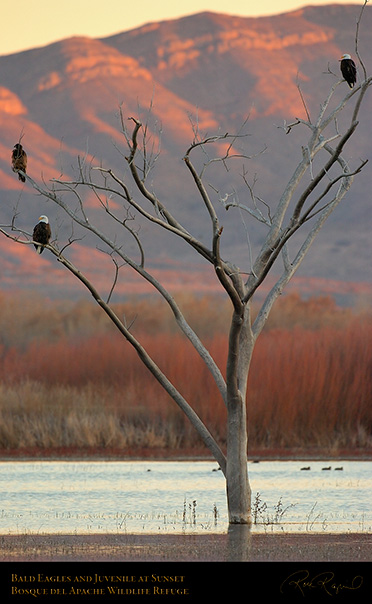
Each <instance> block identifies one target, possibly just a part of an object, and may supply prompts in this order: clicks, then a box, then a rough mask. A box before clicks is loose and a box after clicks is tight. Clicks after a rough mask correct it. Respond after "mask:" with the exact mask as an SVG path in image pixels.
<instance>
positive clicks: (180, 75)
mask: <svg viewBox="0 0 372 604" xmlns="http://www.w3.org/2000/svg"><path fill="white" fill-rule="evenodd" d="M359 12H360V7H358V6H356V5H337V4H330V5H325V6H321V7H319V6H317V7H314V6H307V7H304V8H301V9H300V10H296V11H293V12H290V13H286V14H281V15H275V16H269V17H259V18H245V17H238V16H234V15H228V14H219V13H212V12H202V13H199V14H194V15H190V16H187V17H183V18H180V19H175V20H170V21H162V22H157V23H149V24H147V25H144V26H143V27H139V28H137V29H134V30H131V31H123V33H119V34H116V35H113V36H109V37H105V38H101V39H92V38H88V37H73V38H68V39H65V40H62V41H59V42H56V43H54V44H50V45H48V46H45V47H41V48H35V49H31V50H28V51H24V52H20V53H16V54H12V55H7V56H2V57H0V76H1V77H0V124H1V137H0V195H1V205H0V222H1V225H8V224H10V222H11V221H12V219H13V216H14V215H16V223H17V225H19V226H20V227H21V228H24V229H25V230H28V231H31V230H32V228H33V226H34V224H35V222H36V221H37V218H38V216H39V215H40V214H47V215H48V216H49V218H50V222H51V224H52V229H53V234H54V236H55V237H57V238H58V242H59V245H60V246H61V247H62V246H63V245H64V244H65V243H66V242H67V241H68V239H69V237H71V234H72V230H71V222H70V220H69V219H68V218H67V217H65V216H64V215H63V212H62V211H61V210H58V209H57V208H56V207H55V206H54V205H53V204H52V203H51V202H48V201H47V200H45V199H43V198H42V197H40V196H38V195H37V194H36V193H35V191H34V190H33V189H32V187H31V186H30V185H29V184H28V183H26V184H25V185H22V183H20V182H19V181H18V179H17V176H16V175H15V174H14V173H12V171H11V168H10V152H11V150H12V147H13V145H14V144H15V143H16V142H17V141H18V140H19V138H20V137H22V144H23V145H24V147H25V149H26V150H27V153H28V158H29V159H28V173H29V174H30V176H31V177H32V178H33V179H34V180H35V181H37V182H39V183H43V182H45V183H48V181H50V179H52V178H59V177H60V175H61V174H63V177H65V178H72V177H73V174H74V171H75V170H76V169H77V158H78V157H80V158H85V160H86V161H87V162H92V163H93V164H95V165H102V166H103V167H105V168H109V167H110V168H112V169H113V171H114V172H115V173H116V174H117V175H118V176H119V177H124V178H125V179H127V168H126V161H125V159H124V156H125V155H126V153H127V149H126V144H125V143H126V141H125V136H124V134H123V132H122V123H121V120H120V110H121V112H122V116H123V117H124V120H123V124H124V126H125V127H127V128H128V131H129V132H130V129H131V128H132V127H133V122H132V121H130V120H127V118H129V117H136V118H138V119H141V121H142V122H143V123H147V124H148V131H147V134H148V151H149V152H151V151H153V153H154V156H153V159H154V162H153V163H154V165H153V169H152V171H151V172H150V174H149V176H148V181H147V182H148V184H149V186H150V187H151V188H153V190H154V191H155V192H156V195H157V196H158V198H159V199H161V200H162V201H163V202H164V203H165V204H166V205H167V207H169V209H170V210H171V211H172V212H173V213H174V215H175V216H176V217H177V218H178V220H179V221H180V222H181V223H182V224H184V226H185V227H186V228H187V229H188V230H190V232H191V233H193V234H195V236H197V237H199V238H201V239H202V240H204V241H205V243H206V244H207V245H210V235H211V228H210V221H209V218H208V216H207V215H206V211H205V208H204V207H203V205H202V203H201V200H200V196H199V194H198V191H197V190H196V188H195V185H194V183H193V180H192V178H191V175H190V173H189V172H188V170H187V168H186V166H185V163H184V162H183V161H182V158H183V156H184V154H185V152H186V150H187V148H188V147H189V146H190V144H191V142H192V141H193V139H194V136H195V133H196V132H197V133H198V134H200V136H212V135H215V134H220V135H221V134H224V133H230V134H234V133H240V135H242V136H241V137H239V138H237V139H236V140H235V141H234V148H235V147H236V149H237V152H238V153H241V154H243V147H244V154H246V155H247V156H249V157H246V158H244V159H243V158H240V159H236V160H234V162H235V164H234V163H233V164H231V167H229V166H225V165H224V164H223V163H221V162H219V163H213V162H212V163H211V166H210V168H209V171H208V172H207V173H206V174H208V176H207V178H206V180H207V183H208V190H209V192H210V194H211V197H212V199H213V200H214V202H215V204H216V208H217V211H218V213H219V216H220V219H221V222H222V224H223V225H224V232H223V238H222V253H223V256H224V257H225V258H226V259H228V260H232V261H234V262H237V263H238V265H239V266H240V267H241V268H242V270H248V269H249V254H250V253H251V252H252V250H253V252H254V251H255V250H256V249H258V246H259V245H260V242H261V241H262V237H263V235H264V231H263V230H262V227H260V225H259V224H258V223H256V222H254V221H253V222H252V221H251V220H250V219H249V218H248V215H247V216H243V215H241V212H239V211H238V210H233V209H230V210H229V212H226V210H225V208H224V206H223V203H222V202H221V199H227V198H231V199H239V201H240V202H241V203H243V204H244V203H250V192H251V187H253V186H254V192H255V194H256V195H257V196H259V198H260V199H262V200H263V204H264V205H263V206H262V207H267V206H266V204H268V205H270V206H271V207H275V205H276V203H277V201H278V199H279V197H280V194H281V192H282V190H283V188H284V187H285V185H286V183H287V182H288V179H289V178H290V176H291V173H292V172H293V170H294V168H295V166H296V162H297V161H298V160H299V158H300V156H301V147H302V146H303V145H306V141H307V138H308V132H306V129H305V127H303V126H298V127H296V128H293V129H292V130H291V132H290V134H286V132H285V128H284V125H285V124H288V123H291V122H292V121H294V120H295V118H296V117H305V116H306V113H305V112H306V110H307V111H308V112H309V113H310V115H311V116H312V117H314V116H315V115H316V113H317V112H318V110H319V107H320V104H321V103H322V102H323V101H324V99H325V98H326V96H327V94H328V92H329V90H330V88H331V86H332V85H333V84H334V83H335V82H336V81H338V80H339V79H341V76H340V71H339V59H340V57H341V55H342V54H343V53H345V52H348V53H350V54H352V55H355V35H356V21H357V18H358V16H359ZM123 25H124V27H125V23H124V24H123ZM371 32H372V8H371V7H368V6H367V7H366V10H365V11H364V15H363V20H362V23H361V25H360V32H359V52H360V54H361V56H362V57H363V62H364V63H365V65H366V66H367V68H368V66H370V65H372V44H371V36H372V33H371ZM359 71H360V69H359ZM300 92H301V94H300ZM346 92H347V84H346V83H345V82H344V83H343V84H341V85H340V86H338V88H337V89H336V92H335V94H334V103H336V102H339V101H340V100H341V99H342V98H343V97H344V96H345V94H346ZM371 109H372V97H371V94H369V95H367V98H366V99H365V103H364V106H363V109H362V112H361V115H360V119H361V121H362V123H361V125H360V127H359V129H358V130H357V132H356V133H355V135H354V137H353V138H352V140H351V141H350V145H349V147H348V148H347V151H346V154H347V159H348V160H350V162H351V163H352V162H358V161H359V159H360V158H361V159H366V158H368V157H371V153H372V142H371V141H372V122H371V120H370V114H371ZM347 111H348V113H347V115H348V117H349V116H350V111H351V109H350V110H347ZM243 133H244V136H243ZM223 149H226V143H225V147H224V146H223V145H222V143H221V145H220V146H219V147H218V146H217V147H211V154H212V155H211V156H210V157H209V156H208V158H207V155H205V156H203V154H201V153H199V154H198V153H196V154H195V161H196V162H197V164H198V165H199V167H200V166H201V163H200V162H202V161H205V159H206V158H207V159H212V158H213V157H214V156H213V153H216V151H220V152H221V150H222V152H223ZM198 162H199V163H198ZM234 165H235V167H234ZM371 169H372V162H371V163H368V164H367V165H366V167H365V168H364V170H363V172H362V173H361V174H360V175H358V176H357V177H356V180H355V182H354V184H353V187H352V189H351V191H350V193H349V194H348V196H347V198H345V199H344V200H343V202H342V204H341V205H340V206H339V207H338V208H337V209H336V211H335V212H334V214H333V215H332V216H331V217H330V219H329V221H328V223H327V225H326V226H325V227H324V229H323V231H322V232H321V234H320V235H319V237H318V239H317V241H316V243H315V244H314V246H313V248H312V249H311V251H310V253H309V255H308V257H307V258H306V260H305V262H304V263H303V265H302V267H301V269H300V271H299V273H298V281H297V283H298V284H302V286H301V287H303V288H304V290H309V291H313V286H310V285H309V284H310V283H316V284H317V286H316V287H317V288H318V289H319V290H324V291H326V290H327V291H329V290H332V291H335V290H336V291H337V290H339V291H342V292H343V293H344V294H345V293H348V292H354V293H357V292H358V291H359V292H362V291H363V293H364V294H365V293H366V292H368V294H370V293H371V291H372V263H371V262H370V256H371V250H372V247H371V243H370V231H371V213H370V205H371V193H370V191H371V184H370V183H371ZM243 174H244V178H243ZM128 182H129V181H128ZM246 183H248V186H247V184H246ZM69 199H70V201H72V203H74V201H73V199H74V196H73V194H70V196H69ZM112 203H113V204H114V205H113V207H115V208H117V209H118V212H119V214H120V212H123V210H122V209H121V208H120V205H119V203H118V200H117V199H114V200H113V201H112ZM86 207H87V210H88V211H89V213H90V216H91V218H92V221H94V222H95V223H96V224H97V226H98V227H99V228H102V229H103V228H107V229H108V230H109V232H110V234H112V235H113V236H115V235H117V236H122V235H119V234H118V233H116V231H115V230H114V227H111V226H106V227H105V225H107V214H106V212H105V211H104V209H103V208H102V207H101V206H100V204H99V202H98V200H97V199H96V198H95V197H94V196H93V195H92V194H91V193H90V194H88V195H87V198H86ZM121 215H124V214H121ZM138 228H139V229H140V231H139V233H140V236H141V239H142V241H143V242H144V244H145V248H146V258H147V265H148V266H150V267H151V268H152V270H153V271H154V272H155V273H156V274H157V275H160V274H162V275H163V277H164V279H165V280H166V281H168V282H169V283H170V284H171V287H173V288H174V289H177V288H178V289H180V288H182V289H188V288H190V289H195V290H198V291H214V289H215V286H216V280H215V277H214V275H213V273H212V274H209V273H208V270H209V268H208V265H207V264H204V262H203V260H202V259H201V258H199V257H197V256H195V255H194V254H193V252H192V250H189V249H188V248H187V246H186V245H185V244H182V243H181V244H180V243H179V242H178V241H177V239H176V238H175V237H173V236H166V235H165V234H164V233H163V232H162V233H161V236H160V237H159V232H158V231H157V230H153V229H151V228H150V227H149V226H147V225H146V224H143V223H141V222H140V223H139V226H138ZM73 237H74V238H76V239H77V241H76V242H75V243H74V244H73V245H72V246H71V247H70V248H68V250H67V252H68V253H69V254H70V256H71V258H72V259H73V261H74V262H75V264H76V265H77V266H79V267H81V269H82V270H83V271H85V272H86V273H87V274H88V276H92V277H94V278H95V281H96V283H98V284H99V285H100V286H102V288H103V289H104V290H107V291H108V290H109V288H110V286H111V285H110V284H111V279H112V275H113V274H114V268H113V265H112V262H111V259H110V258H109V257H108V256H107V254H103V253H102V251H101V250H100V249H98V248H97V244H96V243H94V242H92V240H91V238H90V237H85V238H83V237H82V235H81V234H80V233H79V232H76V231H74V232H73ZM126 241H127V240H125V245H126V246H128V249H129V250H131V249H132V247H133V251H134V253H136V249H135V247H134V245H133V243H130V242H126ZM0 254H1V258H2V263H1V267H0V279H1V285H0V287H1V288H2V289H9V288H12V290H17V289H28V288H34V289H40V291H42V292H43V293H44V294H49V295H51V296H53V295H76V292H78V293H79V292H80V293H81V289H79V287H78V288H76V286H75V284H74V282H73V279H72V277H71V276H69V275H68V274H66V273H64V272H63V270H62V268H61V267H60V266H59V265H58V263H56V261H55V259H54V257H53V258H52V257H51V256H50V255H49V254H48V253H47V252H46V253H44V254H43V256H38V255H37V254H35V253H34V250H31V249H30V248H29V246H22V245H19V244H16V243H13V242H12V241H10V240H8V239H6V238H5V237H3V236H1V237H0ZM120 277H121V278H120V285H119V287H118V290H117V291H118V293H120V295H125V294H128V293H130V291H131V288H132V289H133V291H137V292H140V291H145V290H144V289H143V286H141V284H139V283H138V281H137V280H136V279H135V278H134V277H133V276H132V275H131V274H130V272H129V270H128V269H126V268H125V267H124V268H123V269H121V272H120ZM337 284H338V285H337ZM358 284H359V285H358Z"/></svg>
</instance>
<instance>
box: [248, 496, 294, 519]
mask: <svg viewBox="0 0 372 604" xmlns="http://www.w3.org/2000/svg"><path fill="white" fill-rule="evenodd" d="M295 505H296V504H295V503H290V504H289V505H287V507H283V502H282V498H281V497H280V498H279V501H278V503H277V504H276V505H275V506H274V513H273V514H270V513H269V512H268V511H267V510H268V507H267V504H266V503H265V502H264V501H262V499H261V494H260V493H256V497H255V500H254V503H253V510H252V516H253V524H265V525H269V524H272V525H273V524H280V523H281V522H282V521H283V516H284V514H285V513H286V512H287V510H289V509H290V508H292V507H294V506H295Z"/></svg>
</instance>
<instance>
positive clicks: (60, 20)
mask: <svg viewBox="0 0 372 604" xmlns="http://www.w3.org/2000/svg"><path fill="white" fill-rule="evenodd" d="M331 3H332V1H331V0H328V1H326V0H309V1H308V2H306V1H304V2H301V0H262V2H257V0H255V1H254V2H253V1H252V0H230V1H229V2H227V1H226V0H225V1H223V0H187V2H182V3H181V2H176V1H175V0H173V1H171V0H137V2H133V1H131V2H128V0H58V2H57V1H55V0H16V1H15V2H14V0H2V2H1V21H2V27H1V36H0V55H4V54H11V53H15V52H20V51H22V50H28V49H29V48H34V47H37V46H45V45H46V44H50V43H51V42H56V41H57V40H62V39H64V38H68V37H70V36H89V37H92V38H100V37H105V36H109V35H111V34H115V33H119V32H121V31H128V30H130V29H134V28H135V27H139V26H141V25H144V24H145V23H149V22H151V21H162V20H164V19H174V18H177V17H183V16H185V15H191V14H194V13H199V12H202V11H205V10H209V11H214V12H219V13H228V14H230V15H239V16H244V17H255V16H263V15H274V14H278V13H283V12H287V11H291V10H295V9H297V8H300V7H302V6H306V5H309V4H311V5H321V4H331ZM334 3H337V4H359V5H360V6H362V4H363V1H362V0H359V1H358V0H354V1H353V0H338V2H334Z"/></svg>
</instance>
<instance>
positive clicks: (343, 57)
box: [340, 54, 351, 61]
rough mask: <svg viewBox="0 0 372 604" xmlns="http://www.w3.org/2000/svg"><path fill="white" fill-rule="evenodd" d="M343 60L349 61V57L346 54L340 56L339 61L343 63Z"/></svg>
mask: <svg viewBox="0 0 372 604" xmlns="http://www.w3.org/2000/svg"><path fill="white" fill-rule="evenodd" d="M344 59H351V55H348V54H345V55H342V57H341V59H340V61H343V60H344Z"/></svg>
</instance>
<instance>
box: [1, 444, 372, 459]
mask: <svg viewBox="0 0 372 604" xmlns="http://www.w3.org/2000/svg"><path fill="white" fill-rule="evenodd" d="M247 459H248V462H250V463H254V462H259V461H326V460H341V459H342V460H345V461H372V449H370V448H368V449H337V450H334V451H329V450H327V449H315V448H308V449H305V448H304V449H297V448H293V449H280V448H278V449H274V448H273V449H248V456H247ZM0 461H3V462H4V461H22V462H26V461H215V460H214V458H213V456H212V455H211V454H210V453H209V451H207V450H205V449H196V448H195V449H186V450H182V449H180V450H178V449H163V448H139V449H125V450H123V449H107V448H106V449H97V448H94V449H93V448H92V449H80V448H65V447H63V448H48V449H41V448H38V447H32V448H27V449H9V450H2V451H0Z"/></svg>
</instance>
